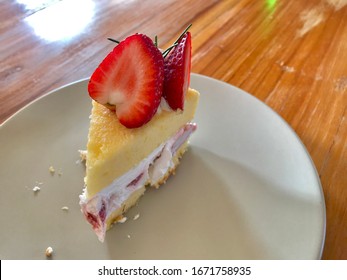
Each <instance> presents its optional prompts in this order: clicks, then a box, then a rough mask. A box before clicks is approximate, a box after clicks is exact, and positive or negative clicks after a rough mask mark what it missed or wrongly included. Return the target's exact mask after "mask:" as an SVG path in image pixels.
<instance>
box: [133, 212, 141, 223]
mask: <svg viewBox="0 0 347 280" xmlns="http://www.w3.org/2000/svg"><path fill="white" fill-rule="evenodd" d="M138 218H140V214H139V213H138V214H136V215H135V216H134V219H133V220H134V221H136V220H137V219H138Z"/></svg>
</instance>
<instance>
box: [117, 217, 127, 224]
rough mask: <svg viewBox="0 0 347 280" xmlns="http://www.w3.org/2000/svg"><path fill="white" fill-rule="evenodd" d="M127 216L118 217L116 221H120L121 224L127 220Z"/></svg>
mask: <svg viewBox="0 0 347 280" xmlns="http://www.w3.org/2000/svg"><path fill="white" fill-rule="evenodd" d="M127 219H128V218H127V217H122V218H121V219H119V220H118V221H117V223H121V224H123V223H125V222H126V221H127Z"/></svg>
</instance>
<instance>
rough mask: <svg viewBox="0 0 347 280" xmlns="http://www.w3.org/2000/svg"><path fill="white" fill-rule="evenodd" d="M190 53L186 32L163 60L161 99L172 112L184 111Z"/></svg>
mask: <svg viewBox="0 0 347 280" xmlns="http://www.w3.org/2000/svg"><path fill="white" fill-rule="evenodd" d="M191 52H192V43H191V35H190V32H187V33H184V35H183V36H182V37H181V38H180V39H179V40H178V42H177V45H176V46H175V48H174V49H173V50H172V51H171V52H170V53H169V55H168V56H167V57H166V58H165V60H164V72H165V78H164V88H163V97H164V98H165V99H166V101H167V103H168V104H169V106H170V107H171V109H173V110H183V109H184V108H183V107H184V98H185V95H186V92H187V90H188V87H189V83H190V70H191Z"/></svg>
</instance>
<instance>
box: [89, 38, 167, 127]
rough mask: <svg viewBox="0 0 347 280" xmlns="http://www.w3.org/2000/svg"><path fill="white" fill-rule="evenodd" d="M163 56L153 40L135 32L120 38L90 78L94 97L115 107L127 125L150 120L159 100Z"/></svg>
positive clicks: (137, 124)
mask: <svg viewBox="0 0 347 280" xmlns="http://www.w3.org/2000/svg"><path fill="white" fill-rule="evenodd" d="M163 81H164V59H163V56H162V54H161V52H160V51H159V50H158V48H157V47H156V46H155V45H154V43H153V42H152V40H151V39H150V38H149V37H147V36H146V35H143V34H135V35H132V36H130V37H128V38H126V39H125V40H124V41H122V42H120V43H119V45H117V46H116V47H115V48H114V49H113V51H112V52H111V53H109V54H108V55H107V56H106V58H105V59H104V60H103V61H102V62H101V64H100V65H99V67H98V68H97V69H96V70H95V72H94V73H93V75H92V76H91V78H90V81H89V84H88V91H89V95H90V97H91V98H93V99H94V100H95V101H97V102H98V103H101V104H103V105H105V106H107V107H108V108H110V109H112V110H115V111H116V115H117V117H118V119H119V121H120V123H122V124H123V125H124V126H126V127H128V128H136V127H140V126H142V125H144V124H145V123H147V122H148V121H149V120H150V119H151V118H152V117H153V115H154V114H155V113H156V111H157V109H158V106H159V104H160V100H161V96H162V90H163Z"/></svg>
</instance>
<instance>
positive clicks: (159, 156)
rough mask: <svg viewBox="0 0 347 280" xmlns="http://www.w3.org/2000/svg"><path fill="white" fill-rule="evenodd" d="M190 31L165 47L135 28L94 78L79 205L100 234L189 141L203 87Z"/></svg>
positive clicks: (173, 163) (159, 179)
mask: <svg viewBox="0 0 347 280" xmlns="http://www.w3.org/2000/svg"><path fill="white" fill-rule="evenodd" d="M190 66H191V35H190V33H189V32H187V30H185V32H183V34H182V35H181V36H180V37H179V38H178V40H177V41H176V42H175V43H174V45H173V46H172V47H171V48H169V49H168V50H166V51H164V52H163V53H162V52H161V51H160V50H159V49H158V48H157V46H156V44H155V43H154V42H153V41H152V40H151V39H150V38H149V37H147V36H146V35H143V34H134V35H132V36H130V37H128V38H126V39H125V40H124V41H122V42H119V44H118V45H117V46H116V47H115V48H114V49H113V51H112V52H111V53H110V54H108V55H107V56H106V58H105V59H104V60H103V61H102V63H101V64H100V65H99V67H98V68H97V69H96V70H95V72H94V73H93V75H92V76H91V78H90V81H89V85H88V91H89V95H90V97H91V98H92V99H93V101H92V105H93V108H92V113H91V117H90V128H89V135H88V144H87V156H86V177H85V189H84V192H83V193H82V195H80V205H81V209H82V212H83V214H84V216H85V218H86V220H87V221H88V222H89V223H90V224H91V226H92V228H93V230H94V231H95V233H96V234H97V236H98V238H99V240H100V241H102V242H103V241H104V238H105V234H106V231H107V230H108V229H109V228H110V227H111V225H112V224H114V223H115V222H117V221H120V220H122V218H123V214H124V213H125V212H126V211H127V210H128V209H129V208H130V207H132V206H133V205H134V204H135V203H136V202H137V201H138V199H139V198H140V197H141V196H142V195H143V194H144V192H145V190H146V187H148V186H153V187H156V188H157V187H159V186H160V185H161V184H163V183H164V182H165V181H166V180H167V178H168V177H169V176H170V174H172V173H173V172H174V171H175V169H176V167H177V165H178V164H179V160H180V158H181V157H182V155H183V154H184V152H185V151H186V149H187V143H188V139H189V137H190V135H191V134H192V133H193V132H194V131H195V130H196V124H195V123H193V122H192V120H193V118H194V114H195V110H196V107H197V104H198V100H199V93H198V92H197V91H195V90H193V89H190V88H189V79H190Z"/></svg>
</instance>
